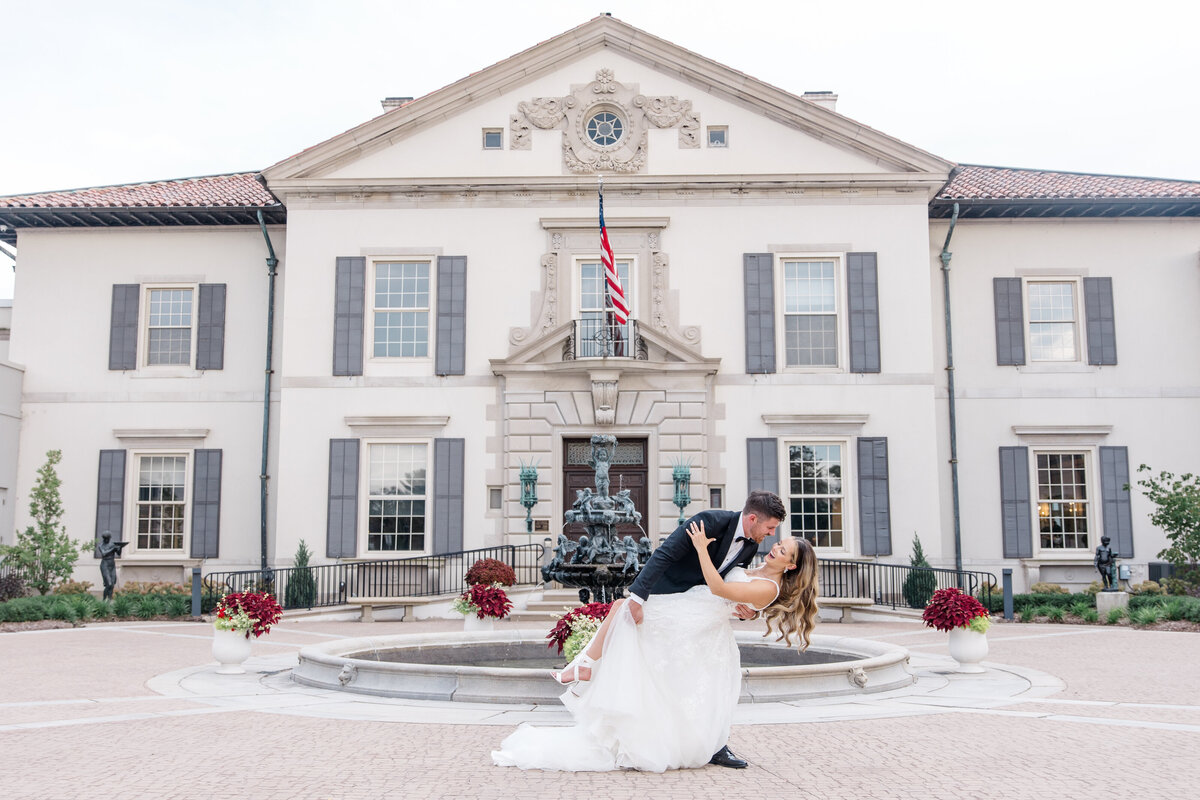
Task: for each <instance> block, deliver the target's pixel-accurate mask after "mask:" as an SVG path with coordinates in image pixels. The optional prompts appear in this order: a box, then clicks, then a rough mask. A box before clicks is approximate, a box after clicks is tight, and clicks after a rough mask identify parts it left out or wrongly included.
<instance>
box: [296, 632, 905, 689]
mask: <svg viewBox="0 0 1200 800" xmlns="http://www.w3.org/2000/svg"><path fill="white" fill-rule="evenodd" d="M734 636H735V638H736V640H737V642H738V643H739V644H743V643H746V644H754V645H758V646H763V647H773V648H779V649H784V648H788V646H787V645H785V644H784V643H782V642H775V641H773V640H772V639H769V638H767V637H766V636H763V635H762V634H758V633H753V632H750V631H739V632H736V633H735V634H734ZM811 639H812V642H811V645H810V649H812V650H816V651H818V652H827V653H837V654H839V655H851V656H859V658H857V659H854V660H850V661H836V662H831V663H825V664H794V665H782V666H776V667H743V668H742V675H743V676H744V677H747V678H754V677H760V678H782V677H789V676H796V675H810V676H818V675H832V674H838V675H840V674H844V673H845V672H846V671H847V670H848V669H855V668H861V669H864V670H867V669H871V670H874V669H880V668H883V667H888V666H892V665H895V664H899V663H901V662H905V661H907V660H908V657H909V653H908V650H907V649H906V648H904V647H901V646H899V645H895V644H890V643H886V642H876V641H870V640H866V639H855V638H853V637H849V636H831V635H825V634H814V635H813V636H812V637H811ZM492 643H499V644H534V643H536V644H546V632H545V631H544V630H525V629H518V630H512V631H472V632H466V631H449V632H439V633H400V634H390V635H387V636H363V637H358V638H354V639H338V640H334V641H331V642H322V643H320V644H313V645H308V646H306V647H303V648H301V649H300V652H299V656H298V658H299V661H300V662H301V663H303V662H305V661H310V662H312V663H315V664H322V665H325V666H327V667H342V666H344V665H346V664H351V665H353V666H354V667H355V668H357V669H366V670H371V671H376V672H397V673H403V672H407V671H410V670H411V669H412V668H413V667H419V668H420V670H421V671H422V672H424V673H426V674H432V675H438V674H441V675H481V676H482V675H491V674H495V673H497V672H500V673H501V674H503V675H506V676H509V677H511V678H544V677H547V676H548V675H549V673H550V671H551V670H550V669H548V668H528V667H525V668H523V667H479V666H470V665H465V664H464V665H452V664H413V663H411V662H404V661H374V660H371V659H363V658H351V657H350V655H349V654H350V653H357V652H362V651H364V650H380V649H389V650H390V649H398V647H411V648H415V649H420V648H422V647H434V646H441V647H444V646H446V645H455V644H460V645H461V644H492ZM547 649H549V647H547ZM788 649H794V648H788Z"/></svg>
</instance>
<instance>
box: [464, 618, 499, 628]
mask: <svg viewBox="0 0 1200 800" xmlns="http://www.w3.org/2000/svg"><path fill="white" fill-rule="evenodd" d="M495 624H496V620H495V619H494V618H492V617H484V618H483V619H480V618H479V615H478V614H466V615H464V616H463V630H464V631H490V630H492V629H493V628H494V627H495Z"/></svg>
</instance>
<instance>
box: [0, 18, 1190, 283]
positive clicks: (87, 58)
mask: <svg viewBox="0 0 1200 800" xmlns="http://www.w3.org/2000/svg"><path fill="white" fill-rule="evenodd" d="M605 11H608V12H611V13H612V14H613V16H615V17H618V18H619V19H622V20H624V21H625V22H628V23H630V24H631V25H634V26H635V27H638V28H641V29H643V30H646V31H648V32H649V33H652V34H654V35H656V36H660V37H662V38H664V39H668V40H670V41H673V42H675V43H676V44H679V45H681V46H683V47H686V48H688V49H690V50H693V51H695V52H697V53H700V54H702V55H704V56H707V57H709V58H712V59H715V60H717V61H720V62H722V63H724V64H726V65H728V66H731V67H733V68H735V69H738V70H741V71H743V72H746V73H748V74H750V75H753V76H754V77H756V78H759V79H761V80H764V81H766V82H768V83H771V84H774V85H775V86H778V87H780V88H782V89H784V90H787V91H789V92H794V93H796V94H800V93H802V92H805V91H811V90H831V91H834V92H837V93H838V94H839V95H840V99H839V101H838V111H840V112H841V113H843V114H846V115H847V116H849V117H852V118H854V119H856V120H858V121H859V122H862V123H865V124H867V125H870V126H872V127H874V128H877V129H879V130H881V131H883V132H885V133H888V134H890V135H892V136H895V137H897V138H899V139H902V140H904V141H906V142H909V143H910V144H913V145H916V146H917V147H920V148H923V149H925V150H928V151H930V152H933V153H936V154H937V155H940V156H943V157H945V158H947V159H950V160H953V161H959V162H962V163H975V164H994V165H1001V166H1017V167H1036V168H1044V169H1061V170H1071V171H1079V172H1103V173H1113V174H1120V175H1148V176H1156V177H1170V178H1185V179H1190V180H1200V147H1197V145H1196V135H1197V131H1198V130H1200V93H1198V92H1197V90H1196V83H1197V76H1200V48H1197V47H1196V43H1195V37H1196V32H1197V30H1198V29H1200V25H1198V24H1200V3H1195V2H1190V1H1189V0H1141V2H1138V3H1136V4H1119V5H1118V4H1115V3H1114V4H1106V3H1101V2H1096V0H1091V1H1090V2H1074V0H1039V1H1038V2H1030V1H1029V0H1006V2H1005V3H1003V4H1000V3H980V2H969V0H955V1H954V2H943V1H942V0H909V2H896V0H890V1H889V2H877V1H876V0H856V1H854V2H831V0H824V1H823V2H810V1H809V0H738V2H729V0H724V2H711V0H690V2H689V0H595V1H594V2H581V1H580V0H552V1H542V0H537V1H534V0H530V2H524V1H523V0H508V2H495V0H487V1H485V0H441V1H440V2H438V0H428V1H426V2H411V0H394V1H393V2H381V1H379V0H336V2H334V1H333V0H328V1H327V2H321V1H320V0H253V1H252V0H240V1H239V2H233V0H103V1H102V2H100V1H99V0H86V1H85V0H0V42H3V44H2V46H0V47H2V52H3V62H2V64H3V66H0V75H3V76H4V80H3V85H4V91H3V95H2V97H3V99H2V100H0V120H2V124H0V195H8V194H19V193H27V192H38V191H48V190H51V189H67V188H76V187H82V186H97V185H105V184H113V183H129V182H136V181H144V180H160V179H166V178H181V177H189V176H194V175H207V174H216V173H223V172H237V171H242V170H254V169H260V168H263V167H266V166H269V165H270V164H273V163H275V162H276V161H279V160H280V159H283V158H286V157H287V156H289V155H291V154H293V153H296V152H298V151H300V150H302V149H304V148H305V147H309V146H311V145H313V144H316V143H317V142H320V141H323V140H325V139H328V138H329V137H331V136H333V135H335V134H337V133H340V132H342V131H344V130H346V129H348V128H351V127H353V126H355V125H357V124H359V123H361V122H363V121H365V120H367V119H369V118H371V117H373V116H376V115H377V114H379V113H380V111H381V109H380V106H379V100H380V99H381V98H383V97H387V96H414V97H419V96H421V95H423V94H426V93H428V92H430V91H433V90H435V89H437V88H439V87H441V86H445V85H446V84H449V83H452V82H454V81H456V80H458V79H459V78H462V77H464V76H466V75H468V74H470V73H472V72H475V71H477V70H479V69H481V68H483V67H486V66H487V65H489V64H493V63H495V62H497V61H499V60H501V59H504V58H506V57H508V56H510V55H513V54H514V53H517V52H519V51H521V50H524V49H526V48H528V47H530V46H532V45H534V44H536V43H537V42H540V41H543V40H545V39H547V38H550V37H552V36H555V35H557V34H559V33H562V32H563V31H565V30H568V29H569V28H572V27H575V26H577V25H580V24H582V23H583V22H586V21H587V20H588V19H590V18H592V17H594V16H596V15H597V14H599V13H601V12H605ZM5 262H6V260H5V259H4V258H3V257H2V256H0V267H2V268H0V297H11V296H12V271H11V269H10V268H9V267H8V266H6V265H5Z"/></svg>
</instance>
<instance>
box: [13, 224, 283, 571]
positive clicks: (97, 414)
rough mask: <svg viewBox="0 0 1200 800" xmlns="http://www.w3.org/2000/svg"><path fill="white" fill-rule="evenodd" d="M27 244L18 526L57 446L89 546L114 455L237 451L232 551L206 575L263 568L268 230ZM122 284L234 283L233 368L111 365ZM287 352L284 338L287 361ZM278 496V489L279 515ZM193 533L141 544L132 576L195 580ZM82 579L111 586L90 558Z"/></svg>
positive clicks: (19, 355) (69, 517) (226, 477)
mask: <svg viewBox="0 0 1200 800" xmlns="http://www.w3.org/2000/svg"><path fill="white" fill-rule="evenodd" d="M20 236H21V238H20V243H21V247H20V265H19V266H20V269H19V274H18V277H17V280H18V282H19V286H20V292H21V296H22V298H25V299H23V300H22V302H21V303H20V304H19V305H18V306H17V309H16V312H15V314H14V332H13V337H12V351H11V352H12V358H13V359H14V360H19V361H20V362H21V363H23V364H25V365H27V371H26V375H25V383H24V395H23V399H22V411H23V415H24V420H23V426H22V430H21V447H20V451H21V458H20V461H19V466H18V481H17V491H16V498H15V501H16V504H17V506H18V511H19V513H18V516H17V524H18V525H24V524H27V504H28V497H29V490H30V487H31V486H32V485H33V482H34V481H35V479H36V471H37V469H38V468H39V467H40V466H41V465H42V463H43V462H44V460H45V453H46V451H47V450H51V449H61V450H62V451H63V460H62V464H61V465H60V468H59V477H60V478H61V479H62V482H63V485H62V490H61V491H62V495H63V501H64V506H65V513H64V517H63V522H64V524H65V526H66V529H67V533H68V535H70V536H71V537H72V538H76V539H79V540H89V539H91V538H92V537H93V536H94V533H95V526H96V494H97V469H98V463H99V451H100V450H103V449H126V450H127V451H128V452H129V455H130V456H132V455H133V453H134V452H135V451H139V449H143V448H144V449H149V450H171V451H179V452H187V451H190V450H191V449H193V448H197V447H203V448H215V449H220V450H222V452H223V464H222V484H221V490H222V497H221V531H222V533H221V548H220V557H219V558H216V559H208V560H207V562H206V563H205V564H204V566H205V569H206V571H207V570H210V569H219V568H220V567H221V566H222V565H231V564H236V565H239V566H241V565H245V564H247V563H255V562H257V560H258V551H259V537H258V530H259V478H258V476H259V473H260V456H261V442H262V410H263V403H262V400H263V394H262V393H263V383H262V380H263V378H262V376H263V365H264V360H265V354H266V307H267V279H266V268H265V266H264V258H265V256H266V247H265V245H264V244H263V238H262V234H261V232H260V231H259V230H258V229H257V228H241V229H225V230H195V229H166V230H164V229H150V230H129V229H109V230H90V231H50V232H45V233H43V232H22V233H21V234H20ZM274 239H275V247H276V250H277V253H278V254H280V256H281V257H282V253H283V247H284V244H285V243H284V237H283V236H282V235H281V231H279V230H276V231H275V233H274ZM116 283H139V284H143V285H145V284H153V283H181V284H188V283H194V284H199V283H224V284H226V285H227V298H226V324H225V350H224V359H225V360H224V369H222V370H209V371H205V372H196V371H194V370H190V369H160V370H155V369H153V368H143V369H139V370H134V371H129V372H122V371H110V370H109V369H108V346H109V320H110V309H111V298H112V286H113V284H116ZM67 309H73V311H70V312H68V311H67ZM143 322H144V321H143ZM143 330H144V327H143ZM279 350H280V347H279V346H278V340H277V347H276V357H278V353H279ZM125 430H128V431H140V432H143V433H145V432H148V431H176V432H178V431H186V430H201V431H206V432H207V433H206V434H204V435H202V436H201V437H200V438H199V439H188V440H186V441H184V440H180V441H179V442H177V443H176V444H174V445H172V444H171V442H170V441H164V440H163V438H162V437H159V438H157V439H155V440H154V441H152V442H150V443H148V444H139V443H138V441H137V439H136V438H129V437H128V436H126V437H125V438H118V436H117V433H116V432H118V431H125ZM135 464H136V461H135V459H133V458H132V457H129V458H127V472H126V491H125V497H126V508H125V528H124V530H123V533H122V535H123V538H124V539H126V540H129V541H133V540H135V539H136V536H134V535H133V530H134V528H133V525H134V522H135V520H134V517H133V514H134V511H133V506H132V501H133V498H134V497H135V493H136V482H137V473H136V471H135ZM273 467H274V461H273V459H272V467H271V468H272V469H273ZM189 479H190V472H189ZM276 488H277V487H276V486H274V485H273V486H272V491H273V492H274V491H275V490H276ZM190 491H191V486H190V485H189V486H188V492H189V494H190ZM277 499H278V498H277V497H276V496H275V495H274V494H272V496H271V502H272V507H273V504H274V502H275V501H276V500H277ZM184 538H185V542H184V551H183V552H182V553H179V552H176V553H162V552H145V551H143V552H139V551H138V550H137V546H136V542H134V544H131V545H130V546H129V547H128V548H127V549H126V551H125V553H124V555H123V558H122V560H121V565H122V580H128V579H130V577H131V576H132V575H133V574H134V571H135V570H133V569H130V568H131V567H137V566H139V565H140V566H141V567H143V569H142V570H140V571H139V572H138V577H139V578H140V579H148V578H152V577H163V578H168V577H171V578H174V579H178V578H179V577H182V576H183V574H184V567H190V566H191V565H192V564H193V563H197V562H194V561H193V560H192V559H190V557H188V545H189V539H190V524H189V526H188V528H187V531H186V532H185V537H184ZM77 577H81V578H82V579H86V580H90V581H92V582H93V583H94V584H96V585H97V586H99V585H100V579H99V570H98V567H97V564H96V562H95V561H94V560H93V559H92V558H91V557H90V556H84V557H82V558H81V559H80V566H79V569H78V570H77Z"/></svg>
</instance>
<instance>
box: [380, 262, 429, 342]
mask: <svg viewBox="0 0 1200 800" xmlns="http://www.w3.org/2000/svg"><path fill="white" fill-rule="evenodd" d="M432 289H433V285H432V262H431V261H430V260H423V261H377V262H375V263H374V284H373V287H372V290H371V298H372V299H371V329H372V354H373V355H374V357H375V358H427V357H428V356H429V312H430V309H431V308H432V303H433V297H432V295H433V291H432Z"/></svg>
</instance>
